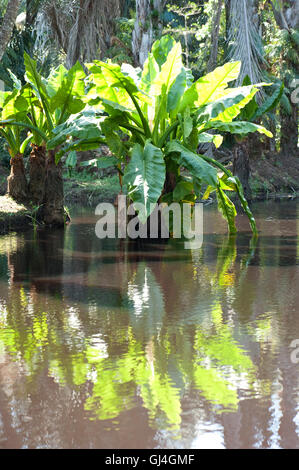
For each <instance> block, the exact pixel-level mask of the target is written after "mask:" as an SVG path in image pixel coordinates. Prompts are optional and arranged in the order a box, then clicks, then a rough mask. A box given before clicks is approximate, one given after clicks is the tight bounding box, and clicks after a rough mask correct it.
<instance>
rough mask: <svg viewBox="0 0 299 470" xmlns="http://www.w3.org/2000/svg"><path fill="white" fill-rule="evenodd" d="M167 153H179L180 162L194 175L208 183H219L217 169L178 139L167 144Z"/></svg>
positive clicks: (214, 184)
mask: <svg viewBox="0 0 299 470" xmlns="http://www.w3.org/2000/svg"><path fill="white" fill-rule="evenodd" d="M166 153H167V154H171V153H177V154H179V155H180V158H179V163H180V165H181V166H182V167H185V168H186V169H187V170H189V171H190V173H191V174H192V175H193V176H196V177H197V178H200V179H201V180H202V181H203V182H205V183H206V184H208V185H210V186H213V187H216V186H217V185H218V179H217V170H216V169H215V168H214V167H213V166H212V165H210V164H209V163H207V162H206V161H205V160H203V158H201V156H200V155H197V154H196V153H194V152H191V150H188V149H187V148H186V147H184V146H183V145H182V144H180V143H179V142H177V141H172V142H170V143H169V144H167V146H166Z"/></svg>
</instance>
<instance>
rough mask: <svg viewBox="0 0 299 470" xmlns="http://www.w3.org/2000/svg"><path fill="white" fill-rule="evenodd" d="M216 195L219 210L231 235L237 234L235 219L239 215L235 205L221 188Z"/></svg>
mask: <svg viewBox="0 0 299 470" xmlns="http://www.w3.org/2000/svg"><path fill="white" fill-rule="evenodd" d="M216 194H217V202H218V209H219V211H220V212H221V214H222V215H223V217H224V218H225V220H226V221H227V223H228V227H229V232H230V234H234V233H236V232H237V229H236V225H235V217H236V215H237V211H236V208H235V206H234V203H233V202H232V201H231V200H230V198H229V197H228V196H227V195H226V194H225V192H224V191H223V190H222V189H221V188H220V187H218V189H217V191H216Z"/></svg>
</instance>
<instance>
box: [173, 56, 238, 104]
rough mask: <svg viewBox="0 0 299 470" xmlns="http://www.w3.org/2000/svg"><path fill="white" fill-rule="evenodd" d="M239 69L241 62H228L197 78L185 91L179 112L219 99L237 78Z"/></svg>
mask: <svg viewBox="0 0 299 470" xmlns="http://www.w3.org/2000/svg"><path fill="white" fill-rule="evenodd" d="M240 69H241V62H239V61H238V62H228V63H226V64H225V65H223V66H222V67H217V68H216V69H215V70H214V71H213V72H211V73H209V74H207V75H205V76H204V77H201V78H199V79H198V80H197V81H196V82H194V83H193V84H192V85H191V87H190V88H189V89H188V90H186V92H185V94H184V96H183V97H182V100H181V103H180V107H179V112H181V111H183V110H184V109H185V108H186V107H187V106H189V107H190V108H191V107H193V108H194V107H197V108H198V107H201V106H204V105H205V104H207V103H209V102H211V101H215V100H217V99H219V98H221V96H222V95H223V91H224V90H225V89H226V88H227V86H228V84H229V83H230V82H231V81H234V80H236V79H237V78H238V76H239V73H240Z"/></svg>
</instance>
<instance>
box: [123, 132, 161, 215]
mask: <svg viewBox="0 0 299 470" xmlns="http://www.w3.org/2000/svg"><path fill="white" fill-rule="evenodd" d="M164 181H165V162H164V159H163V153H162V152H161V150H160V149H159V148H158V147H155V146H154V145H152V144H151V143H150V142H149V141H147V142H146V144H145V146H144V148H142V147H141V145H139V144H135V146H134V147H133V150H132V157H131V160H130V162H129V164H128V166H127V169H126V172H125V175H124V180H123V183H124V184H125V185H127V186H128V195H129V196H130V198H131V199H132V201H133V202H134V203H136V202H137V203H141V204H143V209H141V210H139V211H138V217H139V219H140V221H141V223H145V222H146V220H147V218H148V217H149V216H150V214H151V212H152V211H153V209H154V206H155V204H156V203H157V201H158V199H159V197H160V196H161V192H162V189H163V186H164ZM137 210H138V208H137Z"/></svg>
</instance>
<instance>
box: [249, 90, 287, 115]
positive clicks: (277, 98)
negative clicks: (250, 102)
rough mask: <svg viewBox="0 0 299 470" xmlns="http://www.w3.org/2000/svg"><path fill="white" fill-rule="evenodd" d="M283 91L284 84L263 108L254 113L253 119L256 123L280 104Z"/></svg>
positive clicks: (265, 102)
mask: <svg viewBox="0 0 299 470" xmlns="http://www.w3.org/2000/svg"><path fill="white" fill-rule="evenodd" d="M283 91H284V84H283V83H282V84H281V86H280V87H277V88H276V90H275V91H274V93H273V94H272V95H271V96H269V97H268V98H267V99H266V100H265V101H264V103H263V104H262V105H261V106H259V107H258V109H257V111H256V112H255V113H254V115H253V116H252V118H251V119H252V120H253V121H254V120H256V119H258V118H259V117H261V116H263V115H264V114H266V113H268V112H269V111H271V110H272V109H274V108H275V107H276V106H277V105H278V103H279V102H280V100H281V97H282V95H283Z"/></svg>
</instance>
